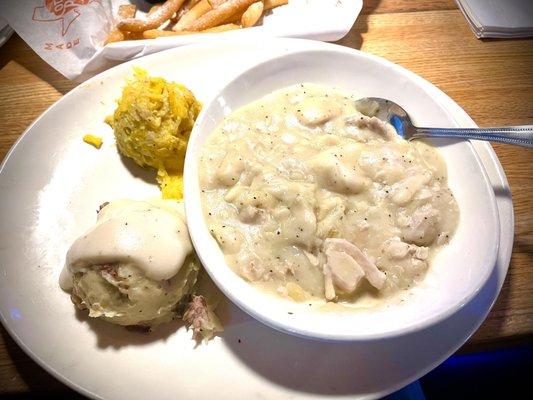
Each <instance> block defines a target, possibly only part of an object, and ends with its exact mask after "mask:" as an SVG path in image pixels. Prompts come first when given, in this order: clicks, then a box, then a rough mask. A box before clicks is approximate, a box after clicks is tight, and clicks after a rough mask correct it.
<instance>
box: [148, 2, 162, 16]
mask: <svg viewBox="0 0 533 400" xmlns="http://www.w3.org/2000/svg"><path fill="white" fill-rule="evenodd" d="M160 8H161V4H154V5H153V6H152V7H150V10H149V11H148V15H152V14H153V13H155V12H156V11H157V10H159V9H160Z"/></svg>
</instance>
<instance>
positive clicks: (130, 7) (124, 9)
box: [118, 4, 137, 19]
mask: <svg viewBox="0 0 533 400" xmlns="http://www.w3.org/2000/svg"><path fill="white" fill-rule="evenodd" d="M136 12H137V6H136V5H135V4H122V5H120V6H118V17H119V18H120V19H126V18H135V13H136Z"/></svg>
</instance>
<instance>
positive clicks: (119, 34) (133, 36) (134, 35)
mask: <svg viewBox="0 0 533 400" xmlns="http://www.w3.org/2000/svg"><path fill="white" fill-rule="evenodd" d="M142 38H143V34H142V32H123V31H119V30H118V29H114V30H113V31H111V33H110V34H109V36H108V37H107V39H106V41H105V43H104V44H108V43H113V42H120V41H122V40H139V39H142Z"/></svg>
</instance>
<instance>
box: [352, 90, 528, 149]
mask: <svg viewBox="0 0 533 400" xmlns="http://www.w3.org/2000/svg"><path fill="white" fill-rule="evenodd" d="M356 106H357V109H358V110H359V111H360V112H362V113H363V114H367V113H368V115H370V116H372V115H375V116H376V117H378V118H379V119H381V120H384V121H387V122H389V123H390V124H391V125H392V126H394V128H395V129H396V132H398V134H399V135H400V136H401V137H403V138H404V139H405V140H413V139H422V138H431V137H451V138H461V139H475V140H489V141H492V142H500V143H507V144H515V145H518V146H523V147H533V125H519V126H502V127H496V128H419V127H416V126H414V125H413V123H412V122H411V118H409V115H408V114H407V112H406V111H405V110H404V109H403V108H402V107H400V106H399V105H398V104H396V103H394V102H392V101H390V100H385V99H382V98H379V97H365V98H363V99H359V100H357V101H356Z"/></svg>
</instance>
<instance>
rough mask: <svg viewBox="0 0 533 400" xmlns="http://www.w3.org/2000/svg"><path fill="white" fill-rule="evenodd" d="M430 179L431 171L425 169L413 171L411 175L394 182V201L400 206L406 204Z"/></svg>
mask: <svg viewBox="0 0 533 400" xmlns="http://www.w3.org/2000/svg"><path fill="white" fill-rule="evenodd" d="M430 180H431V173H430V172H429V171H424V172H423V173H418V171H414V172H412V175H411V176H408V177H407V178H405V179H403V180H402V181H400V182H398V183H396V184H394V186H393V194H392V201H394V202H395V203H396V204H398V205H400V206H403V205H406V204H407V203H409V202H410V201H411V200H412V199H413V196H414V195H415V194H416V193H417V192H418V191H419V190H420V189H422V188H423V187H424V186H425V185H427V184H428V183H429V181H430Z"/></svg>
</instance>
